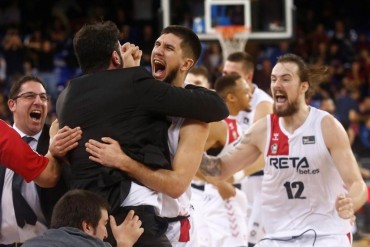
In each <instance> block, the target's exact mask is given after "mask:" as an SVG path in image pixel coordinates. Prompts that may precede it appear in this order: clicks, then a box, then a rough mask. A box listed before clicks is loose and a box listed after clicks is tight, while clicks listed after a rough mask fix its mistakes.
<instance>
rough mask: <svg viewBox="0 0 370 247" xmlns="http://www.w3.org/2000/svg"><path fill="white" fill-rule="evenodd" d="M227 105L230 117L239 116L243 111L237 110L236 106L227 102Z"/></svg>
mask: <svg viewBox="0 0 370 247" xmlns="http://www.w3.org/2000/svg"><path fill="white" fill-rule="evenodd" d="M226 105H227V108H228V110H229V115H230V116H237V115H238V113H239V111H241V110H240V109H236V107H235V106H233V105H232V104H230V103H228V102H226Z"/></svg>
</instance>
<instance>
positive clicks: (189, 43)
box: [161, 25, 202, 64]
mask: <svg viewBox="0 0 370 247" xmlns="http://www.w3.org/2000/svg"><path fill="white" fill-rule="evenodd" d="M168 33H172V34H174V35H175V36H177V37H179V38H180V39H181V40H182V42H181V48H182V49H183V51H184V54H185V55H186V56H188V57H190V58H192V59H193V60H194V64H195V63H196V62H197V61H198V59H199V57H200V54H201V52H202V45H201V43H200V40H199V37H198V36H197V35H196V34H195V33H194V32H193V30H191V29H190V28H187V27H184V26H179V25H171V26H168V27H165V28H164V29H163V30H162V32H161V35H162V34H168Z"/></svg>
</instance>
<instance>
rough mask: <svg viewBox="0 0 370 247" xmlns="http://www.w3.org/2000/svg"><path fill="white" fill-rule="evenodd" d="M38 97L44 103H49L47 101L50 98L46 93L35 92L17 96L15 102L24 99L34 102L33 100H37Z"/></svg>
mask: <svg viewBox="0 0 370 247" xmlns="http://www.w3.org/2000/svg"><path fill="white" fill-rule="evenodd" d="M37 96H39V97H40V99H41V101H42V102H47V101H49V100H50V96H49V95H47V94H46V93H34V92H26V93H22V94H20V95H17V96H16V97H14V98H13V100H16V99H18V98H22V99H25V100H29V101H32V100H35V99H36V98H37Z"/></svg>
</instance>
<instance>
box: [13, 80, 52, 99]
mask: <svg viewBox="0 0 370 247" xmlns="http://www.w3.org/2000/svg"><path fill="white" fill-rule="evenodd" d="M29 81H34V82H38V83H40V84H41V85H42V87H43V88H44V89H45V91H46V88H45V84H44V83H43V82H42V81H41V79H40V78H39V77H37V76H35V75H25V76H23V77H21V78H20V79H19V80H18V81H15V82H13V84H12V86H11V88H10V90H9V94H8V98H9V99H14V98H15V97H17V95H18V94H19V92H20V90H21V87H22V85H23V84H25V83H27V82H29Z"/></svg>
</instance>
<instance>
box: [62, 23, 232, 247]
mask: <svg viewBox="0 0 370 247" xmlns="http://www.w3.org/2000/svg"><path fill="white" fill-rule="evenodd" d="M118 40H119V31H118V29H117V27H116V26H115V25H114V24H113V23H111V22H103V23H98V24H93V25H86V26H84V27H82V28H81V29H80V30H79V31H78V32H77V33H76V35H75V37H74V41H73V43H74V49H75V53H76V55H77V59H78V61H79V64H80V67H81V69H82V72H83V73H84V74H85V75H83V76H81V77H79V78H77V79H74V80H72V81H71V82H70V84H69V86H68V87H67V88H66V91H65V93H64V99H63V102H60V100H61V99H59V102H58V105H59V107H57V114H58V118H59V121H60V123H61V127H63V126H64V125H68V126H70V127H72V128H73V127H75V126H80V127H81V128H82V130H83V131H84V135H83V137H82V140H81V142H80V143H81V144H82V143H85V142H87V141H88V140H89V139H97V140H99V139H100V138H102V137H103V136H110V137H112V138H113V139H116V140H117V141H118V142H119V143H120V145H121V147H122V149H123V150H124V151H125V153H127V154H128V155H129V156H130V157H131V158H133V159H135V160H138V161H140V162H142V163H143V164H145V165H148V166H150V167H152V168H165V169H171V164H170V156H169V150H168V145H167V130H168V126H169V122H168V120H167V116H180V117H186V118H192V119H197V120H201V121H204V122H210V121H219V120H221V119H223V118H225V117H226V116H227V115H228V110H227V107H226V105H225V103H224V102H223V100H222V99H221V98H220V97H219V96H218V95H217V94H216V93H214V92H212V91H210V90H207V89H204V88H200V87H196V86H191V89H183V88H177V87H173V86H171V85H170V84H168V83H163V82H160V81H157V80H155V79H154V78H153V77H152V75H151V74H150V73H149V72H148V71H146V70H145V69H144V68H141V67H138V65H139V61H140V58H141V52H140V51H139V50H138V48H137V47H135V46H133V45H130V44H125V45H123V46H122V47H121V46H120V44H119V41H118ZM183 44H186V47H187V49H184V52H186V53H187V56H186V57H189V59H187V60H186V61H185V63H184V64H183V65H182V66H179V69H180V70H186V71H187V70H188V69H189V68H190V67H192V66H193V65H194V64H195V63H196V61H197V60H198V58H199V55H200V52H201V45H200V41H199V38H198V37H197V36H196V35H195V34H194V33H191V34H190V35H189V36H187V37H184V41H183ZM167 49H168V50H170V51H171V50H172V49H173V47H171V46H168V47H167ZM172 52H175V51H172ZM158 63H161V62H160V61H158ZM123 65H124V67H126V68H122V67H123ZM127 67H131V68H127ZM157 68H158V69H157V70H156V73H160V72H161V71H163V68H165V64H159V65H158V66H157ZM69 160H70V163H71V170H72V171H71V187H73V188H80V189H88V190H93V191H95V192H98V193H100V194H101V195H103V196H104V197H105V198H107V199H108V201H109V202H110V204H111V206H112V211H113V212H112V213H113V215H114V216H116V215H118V214H119V213H120V211H123V206H125V205H127V204H124V201H130V204H128V205H130V206H132V207H131V208H132V209H134V210H135V213H136V214H138V215H139V218H140V219H141V220H142V222H143V227H144V234H143V235H142V237H141V238H140V239H139V241H138V243H137V244H136V246H160V247H163V246H171V245H170V243H169V241H168V239H167V238H166V237H165V235H164V232H165V230H166V224H167V223H166V222H165V221H163V220H162V219H160V218H159V217H158V216H157V215H156V213H155V212H156V211H157V210H158V208H157V207H155V206H154V205H153V204H152V203H151V202H153V203H155V202H157V199H158V198H157V195H156V193H155V192H153V191H151V190H149V189H148V190H145V191H144V190H142V189H143V188H138V186H137V185H140V183H138V182H133V183H132V178H130V177H128V176H127V174H126V173H125V172H122V171H119V170H117V169H111V168H106V167H102V166H100V165H99V164H97V163H95V162H93V161H91V160H89V155H88V153H86V150H85V146H84V145H80V146H78V147H77V148H76V149H75V150H73V151H72V152H70V153H69ZM144 189H145V188H144ZM151 198H152V199H151ZM143 199H144V200H143ZM146 200H147V201H146ZM126 209H127V208H126ZM126 209H125V210H124V211H126ZM121 215H122V214H121ZM122 218H123V217H121V219H122ZM118 223H120V222H118Z"/></svg>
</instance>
